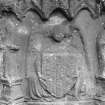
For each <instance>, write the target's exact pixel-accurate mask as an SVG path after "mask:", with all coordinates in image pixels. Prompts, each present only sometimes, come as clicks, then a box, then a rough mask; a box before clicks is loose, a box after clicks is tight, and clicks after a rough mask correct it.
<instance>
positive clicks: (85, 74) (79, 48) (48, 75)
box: [27, 12, 95, 101]
mask: <svg viewBox="0 0 105 105" xmlns="http://www.w3.org/2000/svg"><path fill="white" fill-rule="evenodd" d="M86 14H88V13H87V12H86ZM51 18H54V17H51ZM55 18H56V19H57V17H56V16H55ZM59 19H61V18H59ZM65 23H66V24H65ZM37 27H40V29H38V28H37ZM35 28H36V29H38V30H37V31H35ZM35 28H34V31H33V32H32V34H31V37H30V44H29V45H30V46H29V56H28V59H27V61H28V64H29V67H28V69H29V72H30V68H31V70H32V71H31V73H32V74H30V73H29V72H28V73H27V74H28V75H29V76H28V77H29V79H28V83H29V85H28V86H29V87H28V88H29V91H28V96H29V98H31V99H32V100H34V101H35V100H36V101H45V100H46V101H55V100H56V99H58V100H59V99H65V97H66V96H68V97H69V96H70V97H72V98H74V99H75V100H76V99H77V98H79V97H82V98H84V97H85V98H89V97H91V96H94V94H95V92H94V91H93V90H94V82H93V81H92V82H91V80H92V79H93V78H94V75H93V77H92V78H91V76H92V75H91V76H89V75H90V73H91V72H90V71H91V70H90V71H88V69H87V66H86V65H87V64H86V62H85V58H84V53H85V52H84V51H90V50H85V49H84V47H86V46H87V43H86V42H87V41H86V36H84V37H85V38H84V37H83V38H84V39H85V41H86V42H85V43H86V44H85V46H84V45H83V43H82V42H81V38H80V36H82V35H81V32H80V30H79V29H78V28H77V27H75V25H74V26H73V24H72V25H71V24H69V23H68V22H66V21H63V22H61V23H59V24H56V23H53V22H52V24H51V22H50V21H48V22H46V23H45V24H41V26H40V24H39V26H38V25H37V26H36V27H35ZM42 30H43V31H42ZM83 46H84V47H83ZM89 54H91V53H89ZM86 56H87V55H85V57H86ZM86 59H88V57H87V58H86ZM80 60H81V61H80ZM30 63H31V64H30ZM92 64H93V63H92ZM92 64H91V65H92ZM33 65H34V66H33ZM89 65H90V64H89ZM92 66H94V65H92ZM34 70H35V71H34ZM92 70H93V69H92ZM32 77H33V78H32ZM85 80H86V81H85ZM87 82H88V85H87V84H86V83H87ZM36 84H37V86H36ZM82 86H83V87H82ZM81 88H82V89H81ZM85 89H87V90H85ZM88 89H90V90H91V89H92V90H91V91H90V90H88ZM88 91H90V93H89V92H88ZM72 98H71V100H72ZM91 98H92V97H91ZM27 101H28V100H27ZM30 101H31V100H30Z"/></svg>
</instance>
